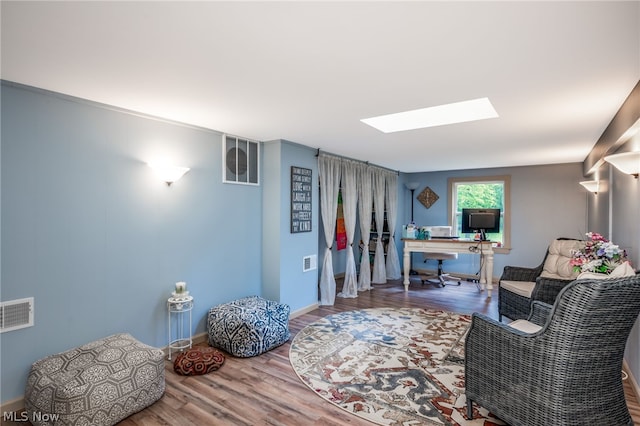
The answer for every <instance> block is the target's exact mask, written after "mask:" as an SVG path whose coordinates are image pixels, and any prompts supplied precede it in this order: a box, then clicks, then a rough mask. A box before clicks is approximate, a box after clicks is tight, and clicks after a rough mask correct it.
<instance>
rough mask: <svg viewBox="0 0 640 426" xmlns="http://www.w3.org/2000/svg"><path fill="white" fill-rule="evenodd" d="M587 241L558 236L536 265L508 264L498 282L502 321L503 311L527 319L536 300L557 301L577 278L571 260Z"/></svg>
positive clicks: (506, 314) (513, 317)
mask: <svg viewBox="0 0 640 426" xmlns="http://www.w3.org/2000/svg"><path fill="white" fill-rule="evenodd" d="M583 244H584V242H582V241H580V240H575V239H572V238H558V239H556V240H554V241H553V242H552V243H551V244H550V245H549V247H548V248H547V252H546V253H545V256H544V259H542V263H540V265H538V266H536V267H535V268H525V267H520V266H505V267H504V270H503V272H502V276H501V277H500V284H499V286H498V318H499V319H500V321H502V316H503V315H504V316H506V317H508V318H511V319H512V320H518V319H527V318H528V317H529V313H530V310H531V302H532V301H534V300H540V301H542V302H545V303H548V304H550V305H551V304H553V302H554V301H555V299H556V296H557V295H558V293H560V290H562V289H563V288H564V287H565V286H566V285H567V284H569V283H570V282H571V281H573V280H574V279H575V278H576V276H577V272H574V271H573V268H572V267H571V266H570V265H569V260H570V258H571V254H572V251H573V250H575V249H578V248H582V246H583Z"/></svg>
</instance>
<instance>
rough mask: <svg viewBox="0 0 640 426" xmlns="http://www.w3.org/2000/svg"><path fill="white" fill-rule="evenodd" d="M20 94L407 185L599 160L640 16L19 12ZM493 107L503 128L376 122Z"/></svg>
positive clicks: (13, 19)
mask: <svg viewBox="0 0 640 426" xmlns="http://www.w3.org/2000/svg"><path fill="white" fill-rule="evenodd" d="M1 7H2V9H1V14H2V34H1V35H2V63H1V77H2V78H3V79H5V80H9V81H14V82H18V83H23V84H27V85H32V86H37V87H41V88H44V89H48V90H53V91H57V92H61V93H65V94H69V95H73V96H78V97H81V98H86V99H90V100H94V101H97V102H102V103H106V104H111V105H115V106H118V107H122V108H126V109H130V110H134V111H139V112H143V113H147V114H151V115H155V116H159V117H164V118H168V119H171V120H177V121H180V122H185V123H189V124H194V125H197V126H202V127H206V128H210V129H214V130H218V131H222V132H227V133H231V134H235V135H239V136H242V137H246V138H251V139H255V140H262V141H268V140H274V139H286V140H289V141H293V142H297V143H300V144H303V145H308V146H310V147H313V148H320V149H321V150H324V151H327V152H331V153H335V154H340V155H344V156H347V157H352V158H356V159H359V160H363V161H369V162H371V163H373V164H378V165H381V166H384V167H388V168H391V169H394V170H400V171H403V172H417V171H434V170H454V169H467V168H486V167H500V166H517V165H532V164H551V163H565V162H578V161H582V160H584V158H585V157H586V155H587V154H588V152H589V151H590V149H591V148H592V147H593V145H594V144H595V142H596V141H597V140H598V138H599V137H600V135H601V134H602V132H603V131H604V129H605V128H606V126H607V125H608V124H609V122H610V121H611V119H612V118H613V116H614V114H615V113H616V111H617V110H618V108H619V107H620V105H621V104H622V103H623V102H624V100H625V99H626V97H627V96H628V95H629V93H630V92H631V90H632V89H633V87H634V85H635V84H636V83H637V82H638V80H639V79H640V2H639V1H624V2H613V1H600V2H575V1H573V2H521V1H517V2H506V1H502V2H483V1H473V2H420V1H412V2H397V1H395V2H383V1H378V2H364V1H354V2H338V1H334V2H329V1H323V2H291V1H288V2H268V1H261V2H237V1H235V2H189V3H187V2H179V1H173V2H151V1H143V2H94V1H85V2H23V1H21V2H7V1H2V5H1ZM480 97H488V98H489V99H490V100H491V102H492V103H493V105H494V107H495V108H496V110H497V112H498V114H499V115H500V118H497V119H490V120H483V121H478V122H472V123H464V124H455V125H449V126H441V127H435V128H430V129H421V130H412V131H406V132H400V133H391V134H383V133H380V132H379V131H377V130H375V129H373V128H371V127H369V126H367V125H365V124H363V123H362V122H360V119H362V118H367V117H372V116H376V115H382V114H387V113H394V112H400V111H406V110H411V109H417V108H425V107H429V106H434V105H438V104H443V103H450V102H458V101H463V100H468V99H475V98H480Z"/></svg>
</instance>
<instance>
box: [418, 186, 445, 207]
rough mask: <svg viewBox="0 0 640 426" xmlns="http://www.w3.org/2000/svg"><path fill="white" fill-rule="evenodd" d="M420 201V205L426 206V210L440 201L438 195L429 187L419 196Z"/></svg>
mask: <svg viewBox="0 0 640 426" xmlns="http://www.w3.org/2000/svg"><path fill="white" fill-rule="evenodd" d="M417 198H418V201H420V203H421V204H422V205H423V206H425V207H426V208H429V207H431V206H432V205H433V203H435V202H436V201H438V198H440V197H438V194H436V193H435V192H433V191H432V190H431V188H429V187H428V186H427V187H426V188H425V189H423V190H422V192H421V193H419V194H418V197H417Z"/></svg>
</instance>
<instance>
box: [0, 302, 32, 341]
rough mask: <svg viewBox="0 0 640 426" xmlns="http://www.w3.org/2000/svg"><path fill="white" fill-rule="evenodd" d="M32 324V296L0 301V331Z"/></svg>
mask: <svg viewBox="0 0 640 426" xmlns="http://www.w3.org/2000/svg"><path fill="white" fill-rule="evenodd" d="M32 326H33V297H28V298H26V299H16V300H10V301H8V302H0V333H4V332H5V331H12V330H18V329H20V328H25V327H32Z"/></svg>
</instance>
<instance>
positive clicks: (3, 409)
mask: <svg viewBox="0 0 640 426" xmlns="http://www.w3.org/2000/svg"><path fill="white" fill-rule="evenodd" d="M23 410H24V396H21V397H20V398H16V399H12V400H10V401H7V402H4V403H3V404H2V405H0V413H2V417H0V424H1V425H14V424H15V423H14V422H8V421H5V413H20V412H22V411H23ZM16 418H20V417H16Z"/></svg>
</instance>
